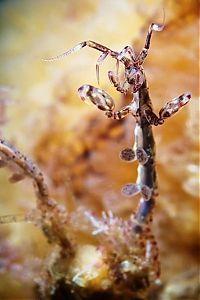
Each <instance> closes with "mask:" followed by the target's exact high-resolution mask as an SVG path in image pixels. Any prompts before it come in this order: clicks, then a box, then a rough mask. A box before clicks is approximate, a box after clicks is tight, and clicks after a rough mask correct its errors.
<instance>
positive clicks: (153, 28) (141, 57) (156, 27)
mask: <svg viewBox="0 0 200 300" xmlns="http://www.w3.org/2000/svg"><path fill="white" fill-rule="evenodd" d="M163 29H164V20H163V24H162V25H159V24H155V23H151V25H150V26H149V30H148V33H147V37H146V41H145V45H144V47H143V49H142V50H141V52H140V54H139V55H138V57H137V61H138V63H139V64H140V65H142V64H143V62H144V60H145V58H146V57H147V55H148V50H149V48H150V42H151V36H152V32H153V31H162V30H163Z"/></svg>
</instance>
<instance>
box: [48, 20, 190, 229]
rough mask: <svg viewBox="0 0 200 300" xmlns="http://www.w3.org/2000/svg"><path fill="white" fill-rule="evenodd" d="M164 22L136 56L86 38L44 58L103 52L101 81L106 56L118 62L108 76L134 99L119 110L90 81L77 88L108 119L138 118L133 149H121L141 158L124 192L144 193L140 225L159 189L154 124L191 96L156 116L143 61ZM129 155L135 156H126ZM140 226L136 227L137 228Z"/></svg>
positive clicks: (180, 98) (126, 49)
mask: <svg viewBox="0 0 200 300" xmlns="http://www.w3.org/2000/svg"><path fill="white" fill-rule="evenodd" d="M163 23H164V22H163ZM163 28H164V25H158V24H155V23H152V24H151V25H150V26H149V30H148V33H147V36H146V41H145V44H144V47H143V48H142V50H141V52H140V53H139V54H138V55H137V54H136V52H135V51H134V49H133V48H132V47H130V46H126V47H124V48H123V49H122V51H120V52H117V51H113V50H111V49H109V48H108V47H106V46H103V45H101V44H99V43H96V42H93V41H84V42H81V43H79V44H78V45H76V46H75V47H73V48H71V49H70V50H68V51H66V52H64V53H63V54H61V55H58V56H56V57H53V58H50V59H45V60H46V61H52V60H55V59H60V58H63V57H65V56H68V55H70V54H71V53H73V52H76V51H79V50H80V49H82V48H84V47H86V46H88V47H91V48H94V49H96V50H98V51H100V52H102V54H101V55H100V57H99V58H98V60H97V63H96V75H97V81H98V82H99V66H100V64H101V63H102V62H103V61H104V59H105V58H106V57H107V56H111V57H112V58H114V59H115V60H116V62H117V70H116V73H114V72H112V71H108V78H109V80H110V81H111V83H112V84H113V85H114V87H115V88H116V90H117V91H119V92H121V93H123V94H126V93H131V94H132V96H133V97H132V100H131V102H130V103H129V104H128V105H126V106H124V107H122V108H121V109H120V110H119V111H114V108H115V103H114V100H113V98H112V97H111V96H110V95H109V94H108V93H107V92H105V91H104V90H102V89H100V88H96V87H94V86H91V85H89V84H84V85H82V86H81V87H80V88H79V89H78V93H79V96H80V98H81V99H82V100H83V101H84V102H87V103H89V102H92V103H93V104H94V105H95V106H96V107H97V108H98V109H100V110H102V111H104V112H105V115H106V116H107V117H108V118H112V119H116V120H120V119H122V118H124V117H126V116H127V115H128V114H131V115H132V116H133V117H134V118H135V120H136V127H135V130H134V136H135V145H134V147H133V149H125V150H123V151H122V152H121V155H120V156H121V158H122V159H124V160H129V161H130V160H135V159H137V160H138V163H139V165H138V177H137V181H136V184H128V185H126V186H125V187H124V188H123V189H122V192H123V193H124V194H126V195H127V196H132V195H134V194H136V193H138V192H140V193H141V196H142V197H141V201H140V204H139V207H138V211H137V214H136V220H137V221H138V224H142V223H143V222H144V221H146V220H147V219H148V218H147V217H148V216H150V212H151V211H152V208H153V207H154V202H155V200H154V198H155V195H156V194H157V192H156V187H157V183H156V170H155V146H154V144H155V143H154V138H153V133H152V126H151V125H154V126H157V125H161V124H163V123H164V120H165V119H167V118H169V117H170V116H172V115H173V114H175V113H176V112H177V111H179V109H181V108H182V107H183V106H184V105H185V104H187V103H188V101H189V99H190V97H191V95H190V94H189V93H184V94H182V95H181V96H178V97H176V98H174V99H173V100H171V101H169V102H167V103H166V104H165V105H164V106H163V107H162V108H161V109H160V111H159V116H157V115H156V114H155V113H154V111H153V107H152V103H151V100H150V96H149V92H148V86H147V81H146V77H145V73H144V70H143V67H142V64H143V62H144V60H145V58H146V57H147V55H148V51H149V47H150V42H151V36H152V32H153V31H162V30H163ZM119 63H121V64H123V65H124V76H125V81H124V82H120V80H119V76H118V68H119ZM127 155H128V156H129V158H130V157H132V158H131V159H127ZM138 228H140V225H138V226H137V229H136V230H138Z"/></svg>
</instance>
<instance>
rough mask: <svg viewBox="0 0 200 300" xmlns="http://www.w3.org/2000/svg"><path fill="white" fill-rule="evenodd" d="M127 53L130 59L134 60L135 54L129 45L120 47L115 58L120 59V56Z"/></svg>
mask: <svg viewBox="0 0 200 300" xmlns="http://www.w3.org/2000/svg"><path fill="white" fill-rule="evenodd" d="M127 53H128V54H129V55H130V58H131V60H132V61H135V59H136V54H135V51H134V50H133V48H132V47H131V46H126V47H124V48H123V49H122V51H121V52H120V53H119V55H118V56H117V59H118V60H121V59H122V57H124V56H125V55H126V54H127Z"/></svg>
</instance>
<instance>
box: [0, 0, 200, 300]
mask: <svg viewBox="0 0 200 300" xmlns="http://www.w3.org/2000/svg"><path fill="white" fill-rule="evenodd" d="M163 8H164V10H165V15H166V21H165V23H166V27H165V29H164V31H163V32H160V33H157V32H154V33H153V37H152V42H151V48H150V52H149V56H148V57H147V59H146V61H145V63H144V68H145V70H146V76H147V80H148V82H149V88H150V95H151V97H152V101H153V105H154V107H155V111H156V112H158V111H159V109H160V108H161V107H162V105H163V104H164V103H165V102H166V101H169V100H170V99H172V98H174V97H176V96H178V95H180V94H182V93H183V92H186V91H189V92H191V94H192V99H191V101H190V103H189V104H188V105H187V106H186V107H184V109H183V110H182V111H181V112H180V113H178V114H177V115H176V116H174V117H173V118H171V119H169V120H167V121H166V122H165V124H164V125H163V126H160V127H157V128H154V133H155V139H156V142H157V169H158V183H159V194H160V195H159V198H158V201H157V206H156V209H155V214H154V233H155V235H156V238H157V240H158V244H159V248H160V253H161V263H162V278H161V279H162V282H163V283H164V288H163V289H162V292H160V294H159V296H158V297H160V298H158V299H166V300H167V299H198V276H197V275H198V241H199V230H198V227H199V226H198V224H199V223H198V210H199V206H198V197H199V169H198V157H199V154H198V153H199V152H198V150H199V149H198V147H199V146H198V145H199V143H198V141H199V129H198V120H199V112H198V108H199V102H198V101H199V99H198V35H199V32H198V1H195V0H189V1H186V0H183V1H181V2H180V1H179V2H178V1H175V0H166V1H164V2H163V1H159V0H156V1H153V0H146V1H145V0H142V1H141V0H135V1H133V0H132V1H131V0H124V1H116V0H115V1H114V0H107V1H106V0H99V1H92V0H84V1H80V0H74V1H73V2H71V1H68V0H66V1H64V0H57V1H56V2H55V1H53V0H49V1H47V0H43V1H33V0H29V1H24V0H7V1H1V2H0V134H1V137H2V138H5V139H6V140H8V141H10V142H11V143H13V144H14V145H15V146H16V147H17V148H18V149H19V150H20V151H21V152H22V153H24V154H26V155H27V156H28V157H30V158H32V159H33V160H34V161H35V162H36V163H37V164H38V166H39V167H40V168H41V170H42V171H43V173H44V174H45V178H46V180H47V182H48V185H49V189H50V192H51V195H52V197H54V198H55V199H56V200H57V201H59V202H60V203H63V204H64V205H65V206H66V207H67V208H68V210H69V211H73V210H75V209H77V208H78V207H83V208H84V207H85V208H90V209H92V210H94V211H96V212H97V213H98V214H100V213H101V211H102V210H108V209H110V210H112V211H113V213H114V214H116V215H119V216H121V217H124V218H126V217H127V216H129V215H130V214H131V212H132V211H133V210H134V209H135V207H136V205H137V198H136V199H132V198H124V197H123V196H122V195H121V193H120V191H121V187H122V186H123V185H124V184H125V183H127V182H133V181H134V180H135V176H136V164H126V163H124V162H122V161H120V159H119V151H120V150H122V149H123V148H126V147H131V146H132V144H133V128H134V120H132V118H131V117H128V118H126V119H125V120H124V121H121V122H119V121H116V120H114V121H112V120H107V119H106V118H105V117H104V115H103V114H102V113H101V112H100V111H97V110H96V108H95V107H94V106H87V105H84V104H83V103H82V102H81V100H80V99H79V97H78V95H77V89H78V88H79V87H80V86H81V85H82V84H85V83H88V84H92V85H95V86H97V80H96V74H95V64H96V60H97V58H98V57H99V54H100V53H98V52H97V51H95V50H94V49H91V48H84V49H82V50H81V51H80V52H78V53H74V54H72V55H71V56H69V57H67V58H65V59H63V60H60V61H54V62H44V61H42V58H48V57H52V56H55V55H57V54H60V53H62V52H64V51H66V50H67V49H69V48H71V47H73V46H74V45H76V44H77V43H79V42H82V41H84V40H93V41H96V42H98V43H100V44H103V45H105V46H107V47H109V48H111V49H113V50H116V51H120V50H121V49H122V48H123V47H124V46H126V45H132V46H133V47H134V49H135V50H136V52H139V51H140V50H141V48H142V47H143V45H144V41H145V38H146V33H147V30H148V26H149V24H150V23H151V22H159V23H162V20H163ZM108 70H115V62H114V61H113V60H112V59H111V58H107V59H106V60H105V62H104V63H103V65H102V66H101V68H100V87H101V88H103V89H105V90H106V91H107V92H108V93H110V94H111V95H112V96H113V97H114V99H115V101H116V106H117V109H118V108H119V107H121V106H122V105H124V104H125V103H126V102H127V101H129V100H130V99H125V98H123V97H122V96H121V94H119V93H118V92H116V91H115V89H114V88H113V87H112V86H111V84H110V83H109V80H108V77H107V72H108ZM8 176H9V173H8V172H7V171H6V170H1V172H0V214H1V215H7V214H15V213H26V212H28V211H29V210H30V209H31V208H34V206H35V197H34V191H33V188H32V184H31V182H27V181H25V182H21V183H17V184H15V185H11V184H10V183H9V182H8V180H7V179H8ZM47 248H48V245H47V242H46V240H45V238H44V237H43V236H42V233H41V232H40V230H39V229H37V228H35V227H34V226H33V225H32V224H27V223H20V224H6V225H1V227H0V299H2V300H4V299H9V300H10V299H35V296H34V291H33V286H34V279H35V278H37V276H39V271H40V266H41V262H42V261H43V260H44V259H45V257H46V252H47ZM181 297H182V298H181Z"/></svg>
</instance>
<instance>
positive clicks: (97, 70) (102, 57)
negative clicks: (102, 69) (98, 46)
mask: <svg viewBox="0 0 200 300" xmlns="http://www.w3.org/2000/svg"><path fill="white" fill-rule="evenodd" d="M108 54H109V52H104V53H102V54H101V55H100V56H99V58H98V59H97V63H96V76H97V82H98V84H99V66H100V65H101V64H102V62H103V61H104V59H105V58H106V57H107V56H108Z"/></svg>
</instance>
